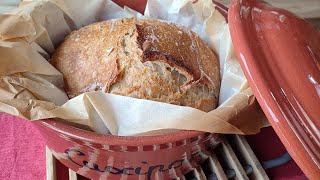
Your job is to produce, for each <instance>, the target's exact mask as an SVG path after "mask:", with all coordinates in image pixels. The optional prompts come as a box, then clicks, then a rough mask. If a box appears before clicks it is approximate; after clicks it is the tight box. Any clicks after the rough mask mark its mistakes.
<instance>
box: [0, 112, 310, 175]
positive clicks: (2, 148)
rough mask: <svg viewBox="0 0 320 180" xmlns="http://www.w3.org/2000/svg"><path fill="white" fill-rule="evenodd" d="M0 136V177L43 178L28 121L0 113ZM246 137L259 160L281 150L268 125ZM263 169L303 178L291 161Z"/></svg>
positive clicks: (38, 141)
mask: <svg viewBox="0 0 320 180" xmlns="http://www.w3.org/2000/svg"><path fill="white" fill-rule="evenodd" d="M0 138H1V139H0V141H1V143H0V180H42V179H46V162H45V156H46V153H45V142H44V140H43V139H42V137H41V135H40V134H39V132H38V131H37V129H36V128H35V127H34V126H33V125H32V123H31V122H28V121H25V120H22V119H19V118H16V117H13V116H10V115H7V114H4V113H0ZM247 139H248V142H249V144H250V145H251V147H252V149H253V150H254V152H255V153H256V155H257V156H258V159H259V160H260V161H263V160H268V159H272V158H275V157H277V156H279V155H281V154H282V153H284V152H285V149H284V147H283V146H282V144H281V142H280V141H279V139H278V138H277V136H276V135H275V133H274V131H273V130H272V129H271V128H266V129H264V130H263V131H262V132H261V133H259V134H258V135H254V136H248V137H247ZM267 173H268V175H269V176H270V178H271V179H275V180H289V179H290V180H304V179H306V177H305V176H304V174H303V173H302V172H301V170H300V169H299V167H298V166H297V165H296V164H295V163H294V161H290V163H288V164H286V165H284V166H281V167H279V168H275V169H272V170H268V171H267ZM67 179H68V170H67V168H66V167H65V166H64V165H62V164H60V163H57V180H67Z"/></svg>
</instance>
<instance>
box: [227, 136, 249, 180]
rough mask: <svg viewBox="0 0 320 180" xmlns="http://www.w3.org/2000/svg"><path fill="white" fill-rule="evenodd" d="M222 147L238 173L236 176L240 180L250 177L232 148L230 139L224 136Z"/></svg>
mask: <svg viewBox="0 0 320 180" xmlns="http://www.w3.org/2000/svg"><path fill="white" fill-rule="evenodd" d="M221 144H222V149H223V151H224V155H225V158H226V159H227V160H228V163H229V164H230V166H231V167H232V169H233V170H234V171H235V173H236V178H235V179H239V180H245V179H249V177H248V176H247V174H246V172H245V171H244V169H243V167H242V165H241V163H240V162H239V160H238V158H237V156H236V155H235V153H234V151H233V150H232V148H231V146H230V144H229V143H228V141H227V140H226V139H225V138H224V137H223V141H222V142H221Z"/></svg>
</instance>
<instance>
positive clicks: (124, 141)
mask: <svg viewBox="0 0 320 180" xmlns="http://www.w3.org/2000/svg"><path fill="white" fill-rule="evenodd" d="M34 123H36V124H37V125H39V126H41V127H45V128H49V129H51V130H54V131H56V132H58V133H60V134H64V135H67V136H68V137H70V138H75V139H79V140H84V141H88V142H94V143H99V144H106V143H107V144H108V145H126V146H146V145H154V144H165V143H172V142H176V141H180V140H183V139H190V138H192V137H196V136H200V135H203V134H205V132H201V131H190V130H179V131H177V132H173V133H168V134H164V135H151V136H114V135H111V134H98V133H96V132H92V131H87V130H83V129H80V128H77V127H74V126H70V125H67V124H65V123H63V122H59V121H57V120H54V119H46V120H40V121H34Z"/></svg>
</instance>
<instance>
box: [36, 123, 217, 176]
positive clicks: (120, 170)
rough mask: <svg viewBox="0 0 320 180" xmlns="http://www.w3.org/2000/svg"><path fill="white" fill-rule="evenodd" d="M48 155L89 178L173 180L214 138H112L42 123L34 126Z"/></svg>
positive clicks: (201, 157)
mask: <svg viewBox="0 0 320 180" xmlns="http://www.w3.org/2000/svg"><path fill="white" fill-rule="evenodd" d="M35 124H36V125H37V128H38V129H39V131H40V133H41V134H42V135H43V137H44V138H45V139H46V141H47V146H48V147H49V149H50V150H51V151H52V153H53V155H54V156H55V157H56V158H57V159H58V160H59V161H60V162H62V163H63V164H64V165H66V166H67V167H69V168H70V169H72V170H74V171H75V172H77V173H78V174H81V175H83V176H85V177H87V178H90V179H122V178H123V179H128V180H129V179H146V180H147V179H148V180H149V179H176V178H177V177H180V176H182V175H183V174H186V173H188V172H189V171H191V170H193V169H194V168H195V167H197V166H198V165H200V164H201V163H203V162H204V161H205V160H206V159H207V158H208V157H209V156H210V151H212V149H213V148H214V147H215V146H216V145H217V144H218V142H219V141H218V139H217V138H218V136H217V135H215V134H210V133H202V132H196V131H180V132H178V133H175V134H168V135H162V136H149V137H116V136H112V135H99V134H96V133H93V132H88V131H85V130H81V129H77V128H74V127H71V126H66V125H65V124H63V123H60V122H57V121H54V120H47V121H42V122H41V121H38V122H35Z"/></svg>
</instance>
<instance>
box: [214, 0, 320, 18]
mask: <svg viewBox="0 0 320 180" xmlns="http://www.w3.org/2000/svg"><path fill="white" fill-rule="evenodd" d="M216 1H217V2H220V3H222V4H224V5H226V6H229V4H230V0H216ZM265 1H266V2H268V3H270V4H271V5H273V6H276V7H279V8H283V9H286V10H288V11H291V12H293V13H295V14H296V15H298V16H300V17H303V18H319V17H320V0H265Z"/></svg>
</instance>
